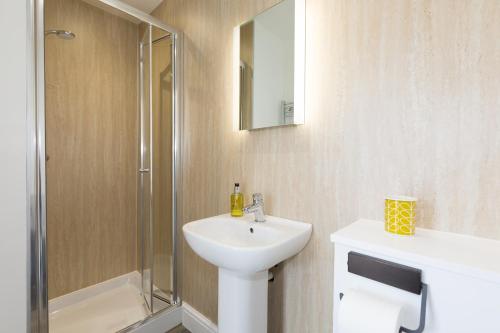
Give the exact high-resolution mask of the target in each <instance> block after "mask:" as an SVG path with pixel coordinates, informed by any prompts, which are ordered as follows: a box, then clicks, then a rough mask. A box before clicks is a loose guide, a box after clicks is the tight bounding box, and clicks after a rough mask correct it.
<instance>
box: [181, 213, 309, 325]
mask: <svg viewBox="0 0 500 333" xmlns="http://www.w3.org/2000/svg"><path fill="white" fill-rule="evenodd" d="M183 231H184V237H185V238H186V240H187V242H188V244H189V245H190V246H191V248H192V249H193V250H194V252H196V253H197V254H198V255H199V256H201V257H202V258H204V259H205V260H207V261H208V262H210V263H212V264H214V265H216V266H217V267H219V320H218V322H219V330H218V332H219V333H266V332H267V284H268V281H267V280H268V272H267V270H268V269H269V268H270V267H272V266H274V265H276V264H277V263H279V262H281V261H283V260H285V259H287V258H289V257H291V256H293V255H295V254H297V253H298V252H300V251H301V250H302V249H303V248H304V246H305V245H306V244H307V242H308V240H309V238H310V237H311V231H312V226H311V225H310V224H307V223H303V222H298V221H291V220H287V219H282V218H278V217H273V216H266V222H253V216H244V217H239V218H236V217H231V216H230V215H229V214H226V215H220V216H214V217H210V218H207V219H203V220H198V221H194V222H191V223H188V224H186V225H184V227H183Z"/></svg>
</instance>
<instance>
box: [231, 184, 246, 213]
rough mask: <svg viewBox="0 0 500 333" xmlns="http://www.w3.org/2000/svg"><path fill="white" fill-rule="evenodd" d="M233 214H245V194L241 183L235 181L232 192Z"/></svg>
mask: <svg viewBox="0 0 500 333" xmlns="http://www.w3.org/2000/svg"><path fill="white" fill-rule="evenodd" d="M231 216H236V217H239V216H243V194H242V193H240V183H234V192H233V194H231Z"/></svg>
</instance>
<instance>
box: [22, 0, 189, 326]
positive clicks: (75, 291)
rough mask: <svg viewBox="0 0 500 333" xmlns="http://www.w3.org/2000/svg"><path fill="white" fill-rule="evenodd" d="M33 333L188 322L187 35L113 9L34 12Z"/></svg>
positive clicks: (58, 7)
mask: <svg viewBox="0 0 500 333" xmlns="http://www.w3.org/2000/svg"><path fill="white" fill-rule="evenodd" d="M30 5H31V6H33V7H32V10H33V12H32V14H33V22H32V23H33V33H34V35H33V40H32V45H31V46H32V48H33V50H32V51H33V57H34V68H33V78H34V86H36V87H35V88H36V89H34V91H35V93H34V96H33V102H34V103H36V104H35V105H33V106H34V108H33V111H34V112H33V114H29V115H28V116H29V117H28V119H29V123H30V125H31V128H32V135H33V136H32V141H33V145H32V146H31V148H32V150H31V151H30V155H29V156H28V161H29V162H28V170H29V172H30V174H31V178H30V184H29V196H30V207H29V213H30V221H31V226H30V229H31V230H30V249H29V251H30V258H31V260H30V280H31V281H30V285H31V288H30V290H29V292H28V295H29V300H30V313H29V318H28V327H29V331H30V332H42V333H45V332H54V333H56V332H67V331H71V332H89V331H92V332H103V333H104V332H116V331H120V332H129V331H133V332H141V329H143V327H145V326H148V325H149V328H148V329H149V332H154V330H153V331H151V325H150V324H151V323H152V322H153V323H156V324H155V325H156V327H160V328H158V332H160V331H161V332H162V333H163V332H165V331H166V330H168V329H170V328H171V327H173V326H175V325H176V324H179V323H180V319H179V318H180V315H179V313H180V312H179V311H180V308H179V305H180V293H179V283H178V281H179V278H180V272H179V270H178V267H179V265H180V263H179V260H178V258H179V250H178V243H177V240H178V234H179V231H180V229H179V228H180V227H179V223H178V221H180V216H179V212H180V210H179V209H178V207H180V199H179V198H180V193H179V188H180V181H181V177H180V172H179V170H180V129H181V92H180V87H181V84H180V83H181V82H180V75H179V74H180V68H181V63H180V59H181V57H180V50H181V45H180V42H181V38H180V33H179V31H177V30H176V29H174V28H173V27H171V26H169V25H167V24H165V23H163V22H162V21H160V20H158V19H156V18H155V17H153V16H151V15H149V14H146V13H143V12H141V11H139V10H137V9H135V8H133V7H131V6H128V5H126V4H124V3H122V2H120V1H117V0H36V1H34V2H33V3H30Z"/></svg>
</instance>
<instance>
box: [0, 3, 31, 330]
mask: <svg viewBox="0 0 500 333" xmlns="http://www.w3.org/2000/svg"><path fill="white" fill-rule="evenodd" d="M26 3H27V2H26V1H21V0H18V1H8V0H1V1H0V31H2V32H3V33H2V39H1V47H0V49H1V51H0V161H1V163H0V276H1V278H0V326H1V327H2V328H1V330H2V332H16V333H17V332H24V331H26V304H27V301H26V290H27V275H26V274H27V270H26V266H27V263H26V259H27V248H26V246H27V230H26V32H27V29H26V19H27V16H26V11H27V4H26Z"/></svg>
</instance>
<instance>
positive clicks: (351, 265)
mask: <svg viewBox="0 0 500 333" xmlns="http://www.w3.org/2000/svg"><path fill="white" fill-rule="evenodd" d="M347 271H348V272H350V273H352V274H356V275H359V276H362V277H364V278H367V279H370V280H373V281H377V282H380V283H383V284H386V285H389V286H391V287H395V288H398V289H402V290H405V291H407V292H410V293H412V294H416V295H422V297H421V301H420V321H419V325H418V328H417V329H414V330H412V329H409V328H406V327H404V326H401V328H400V329H399V333H422V332H423V331H424V328H425V314H426V310H427V285H426V284H425V283H423V282H422V271H421V270H420V269H416V268H413V267H409V266H404V265H401V264H397V263H394V262H391V261H387V260H383V259H380V258H376V257H371V256H368V255H365V254H361V253H358V252H354V251H350V252H349V253H348V254H347ZM343 296H344V294H343V293H340V299H341V300H342V297H343Z"/></svg>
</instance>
